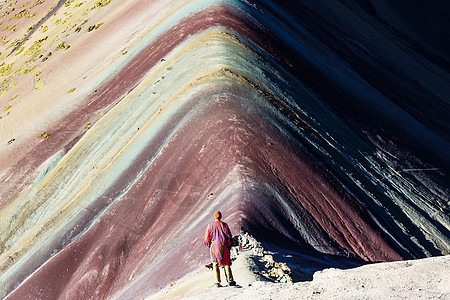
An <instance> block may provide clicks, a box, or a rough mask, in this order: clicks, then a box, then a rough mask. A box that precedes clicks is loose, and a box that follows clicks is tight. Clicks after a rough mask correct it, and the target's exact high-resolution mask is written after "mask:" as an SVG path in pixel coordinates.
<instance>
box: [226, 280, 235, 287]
mask: <svg viewBox="0 0 450 300" xmlns="http://www.w3.org/2000/svg"><path fill="white" fill-rule="evenodd" d="M228 285H229V286H235V285H236V281H230V282H228Z"/></svg>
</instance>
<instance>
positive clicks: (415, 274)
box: [148, 251, 450, 299]
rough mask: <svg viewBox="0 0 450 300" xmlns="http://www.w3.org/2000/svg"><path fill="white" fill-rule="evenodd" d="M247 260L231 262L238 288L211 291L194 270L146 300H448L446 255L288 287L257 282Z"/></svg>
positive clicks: (207, 277)
mask: <svg viewBox="0 0 450 300" xmlns="http://www.w3.org/2000/svg"><path fill="white" fill-rule="evenodd" d="M251 257H252V254H251V253H250V251H246V252H242V253H241V255H239V256H238V258H237V259H236V260H235V261H234V263H233V266H232V269H233V272H234V277H235V279H236V282H237V284H238V287H228V286H225V287H221V288H216V287H213V286H212V284H213V282H214V277H213V273H212V272H211V271H207V270H198V271H197V272H194V273H191V274H189V275H188V276H187V277H185V278H183V279H182V280H180V281H178V282H176V283H174V284H172V286H171V287H168V288H166V289H165V290H163V291H162V292H160V293H159V294H158V295H157V296H154V297H151V298H148V299H450V256H441V257H433V258H426V259H420V260H409V261H401V262H390V263H376V264H370V265H365V266H362V267H358V268H354V269H348V270H340V269H334V268H330V269H325V270H323V271H318V272H316V273H315V274H314V277H313V280H312V281H304V282H296V283H293V284H292V283H273V282H270V281H266V280H265V279H262V278H264V277H262V276H259V275H257V273H258V271H257V270H256V269H255V267H256V265H255V264H254V263H253V260H252V259H250V258H251ZM253 271H256V273H255V272H253ZM222 276H223V275H222ZM222 284H223V283H222Z"/></svg>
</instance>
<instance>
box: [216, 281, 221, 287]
mask: <svg viewBox="0 0 450 300" xmlns="http://www.w3.org/2000/svg"><path fill="white" fill-rule="evenodd" d="M214 286H215V287H222V285H221V284H220V283H218V282H216V283H214Z"/></svg>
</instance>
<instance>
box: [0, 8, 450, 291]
mask: <svg viewBox="0 0 450 300" xmlns="http://www.w3.org/2000/svg"><path fill="white" fill-rule="evenodd" d="M22 2H23V3H22ZM22 2H20V1H17V2H16V3H13V2H12V3H11V4H10V5H13V7H19V6H23V5H25V3H26V2H27V1H22ZM41 2H42V1H41ZM47 2H49V1H45V3H46V4H44V3H42V4H39V5H41V6H42V7H41V8H40V10H38V9H37V8H35V7H38V8H39V5H38V6H36V5H35V6H32V3H31V2H30V3H29V7H30V8H29V9H30V11H32V8H33V9H35V10H36V11H38V12H40V13H41V15H42V18H48V19H46V20H45V22H43V23H42V25H40V26H43V27H40V29H37V30H35V31H34V33H32V35H31V37H30V38H29V39H28V40H27V41H25V42H24V43H23V44H20V47H17V49H16V50H15V51H14V52H13V53H12V54H10V55H9V53H8V51H7V50H11V51H12V50H13V49H14V48H15V46H12V47H9V48H7V47H6V45H5V48H6V50H3V49H2V51H1V52H2V54H1V58H2V59H3V60H4V61H5V63H4V65H3V66H6V65H8V66H9V67H8V68H6V67H5V69H2V72H3V70H5V71H4V72H5V74H3V73H2V75H3V77H4V78H6V79H5V80H9V83H8V86H6V85H4V94H3V95H2V98H1V100H0V101H1V104H2V106H4V105H6V106H5V108H4V109H3V112H2V115H1V117H2V119H1V120H0V121H1V122H2V123H1V124H2V128H4V130H3V129H2V133H1V139H2V140H1V143H2V144H1V145H0V147H1V148H0V149H1V157H2V161H1V165H0V167H1V169H0V172H1V173H0V176H1V177H0V179H1V181H2V189H1V192H0V193H1V194H0V197H1V198H0V206H1V211H0V216H1V223H0V226H1V227H0V238H1V240H0V243H1V244H0V246H1V254H0V262H1V270H2V272H1V273H0V278H1V281H2V282H4V283H5V284H4V285H2V288H3V290H2V295H6V294H8V293H11V292H12V294H11V295H10V297H11V298H17V299H23V298H25V297H32V298H35V297H37V296H39V297H44V298H58V297H59V298H62V299H65V298H74V299H75V298H77V299H79V298H88V297H92V296H93V297H99V298H104V297H125V298H133V297H136V296H145V295H148V294H150V293H152V292H154V291H156V290H157V289H158V288H160V287H163V286H165V285H167V284H168V283H170V282H171V281H173V280H176V279H177V278H179V277H181V276H183V275H184V274H186V273H187V272H188V271H190V270H193V269H195V268H197V267H198V266H199V265H202V264H203V263H204V262H205V261H207V260H208V256H207V252H206V251H205V249H204V246H203V245H202V235H203V230H204V226H205V224H206V223H207V222H208V221H209V220H210V219H211V214H212V212H214V211H215V210H217V209H220V210H222V211H223V213H224V215H225V217H226V221H227V222H228V223H229V224H230V226H231V229H232V232H233V233H238V232H239V230H241V229H243V230H245V231H249V232H251V233H252V234H253V235H254V236H256V237H258V238H259V239H260V240H263V241H266V242H269V243H274V244H278V245H282V246H286V247H290V248H292V247H293V248H295V247H297V249H299V250H301V251H304V252H305V253H307V254H308V255H311V256H315V255H320V254H331V255H337V256H342V257H349V258H350V259H354V260H357V261H390V260H400V259H402V258H416V257H425V256H430V255H439V254H448V253H449V238H448V236H449V235H448V228H449V221H448V178H447V177H446V174H448V157H447V155H446V153H447V152H448V151H447V150H448V149H449V144H448V122H447V119H448V118H447V117H448V105H446V104H448V103H447V102H446V101H448V95H449V93H448V92H449V85H448V83H449V80H448V72H447V69H446V65H445V63H446V61H447V59H446V57H445V56H443V55H442V54H439V53H441V52H442V48H441V47H440V46H439V45H435V44H434V43H432V42H429V44H426V45H425V46H422V47H425V48H423V49H426V50H427V51H428V52H426V51H425V50H423V49H422V48H421V49H422V50H421V51H419V50H415V49H413V48H411V47H410V44H409V41H408V40H407V39H406V38H404V37H403V39H401V38H402V35H399V34H398V32H396V31H394V30H389V27H388V26H387V25H386V24H385V22H386V21H385V22H381V21H380V16H379V15H377V17H374V16H373V14H369V13H368V12H367V9H366V11H365V10H363V9H361V8H360V6H357V5H355V6H354V7H352V5H350V8H353V10H352V9H350V8H349V7H346V6H340V5H338V4H334V5H335V6H333V7H331V6H330V7H328V6H327V5H329V4H323V5H319V4H318V2H317V1H315V2H311V3H309V2H308V1H292V2H291V3H289V1H287V2H283V3H282V4H281V5H279V4H275V3H271V2H270V1H268V2H267V1H265V2H264V3H258V2H254V3H249V2H247V1H243V2H239V1H236V2H234V1H218V2H215V1H182V2H179V3H170V5H168V3H166V2H167V1H156V2H152V3H147V2H146V1H124V2H120V1H80V2H78V1H71V2H64V3H63V2H61V3H60V5H59V6H55V7H54V8H53V9H55V10H56V11H57V12H56V14H55V15H53V14H52V15H50V16H48V17H45V15H46V11H47V9H50V8H51V7H52V5H53V4H57V1H54V3H52V5H49V3H47ZM50 2H51V1H50ZM168 2H171V1H168ZM14 5H15V6H14ZM44 5H47V6H49V7H50V8H49V7H46V8H45V11H44ZM24 7H27V6H24ZM293 7H295V8H296V9H295V10H291V9H290V8H293ZM5 9H10V8H7V6H4V7H2V11H4V10H5ZM17 9H18V8H17ZM52 13H53V12H52ZM319 13H320V14H319ZM58 20H60V21H58ZM85 20H88V21H87V22H85ZM3 22H4V24H9V25H7V26H11V24H14V22H16V19H5V21H3ZM88 25H89V26H88ZM2 26H4V25H3V23H2ZM5 26H6V25H5ZM27 26H28V25H27ZM45 26H47V28H46V30H45V31H44V28H45ZM404 26H407V23H406V25H404ZM78 28H80V29H78ZM24 34H25V33H24ZM44 36H48V37H47V38H45V37H44ZM42 39H44V40H42ZM41 40H42V41H41ZM50 41H57V42H51V43H50ZM421 42H424V41H421ZM39 43H41V44H39ZM37 44H39V45H40V46H39V47H38V46H36V45H37ZM68 46H70V47H68ZM33 47H35V48H36V47H37V50H35V51H38V52H37V54H36V55H35V54H34V52H33V53H31V51H32V50H30V51H28V50H27V49H31V48H32V49H35V48H33ZM433 47H434V48H433ZM22 48H23V50H22V51H20V49H22ZM44 49H45V50H44ZM430 49H431V50H430ZM433 49H434V50H433ZM432 50H433V51H436V52H434V53H435V54H436V55H434V56H432V57H430V55H429V51H432ZM424 51H425V52H426V53H425V52H424ZM50 52H51V53H52V54H51V55H49V54H48V53H50ZM427 53H428V54H427ZM41 55H42V57H41ZM440 62H442V63H440ZM3 66H2V68H3ZM23 66H25V67H23ZM17 70H18V71H17ZM24 70H26V72H25V71H24ZM413 70H414V71H413ZM394 71H395V72H394ZM416 81H417V82H416ZM12 82H13V84H12V85H11V83H12ZM16 95H17V97H16ZM419 99H423V101H419ZM31 274H32V275H31ZM30 275H31V277H29V276H30ZM27 277H29V278H28V279H27ZM26 279H27V280H26Z"/></svg>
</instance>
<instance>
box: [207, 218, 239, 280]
mask: <svg viewBox="0 0 450 300" xmlns="http://www.w3.org/2000/svg"><path fill="white" fill-rule="evenodd" d="M221 219H222V213H221V212H220V211H216V212H215V213H214V221H212V222H211V223H209V224H208V226H206V233H205V242H204V243H205V245H206V246H208V247H209V252H210V254H211V262H212V264H213V270H214V275H215V277H216V283H215V286H217V287H220V286H222V285H221V284H220V269H219V266H223V267H224V270H225V277H226V279H227V281H228V285H229V286H234V285H236V282H235V281H234V280H233V274H232V273H231V267H230V265H231V260H230V248H231V237H232V236H231V231H230V228H229V227H228V225H227V223H225V222H222V221H220V220H221Z"/></svg>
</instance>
